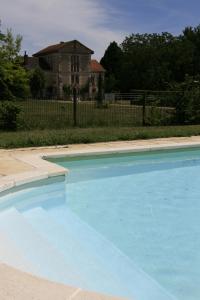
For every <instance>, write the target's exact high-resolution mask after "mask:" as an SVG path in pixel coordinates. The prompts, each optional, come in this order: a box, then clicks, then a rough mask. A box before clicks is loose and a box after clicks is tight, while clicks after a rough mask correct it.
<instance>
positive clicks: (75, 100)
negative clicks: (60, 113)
mask: <svg viewBox="0 0 200 300" xmlns="http://www.w3.org/2000/svg"><path fill="white" fill-rule="evenodd" d="M73 124H74V127H76V126H77V90H76V88H74V89H73Z"/></svg>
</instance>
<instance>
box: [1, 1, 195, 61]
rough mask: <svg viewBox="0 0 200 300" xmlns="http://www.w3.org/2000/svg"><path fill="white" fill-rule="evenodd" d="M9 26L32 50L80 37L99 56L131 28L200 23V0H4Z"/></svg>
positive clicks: (141, 30)
mask: <svg viewBox="0 0 200 300" xmlns="http://www.w3.org/2000/svg"><path fill="white" fill-rule="evenodd" d="M0 7H1V10H0V19H1V21H2V26H3V28H7V27H8V28H13V31H14V33H20V34H21V35H22V36H23V42H22V49H23V50H27V51H28V53H29V55H31V54H33V53H34V52H36V51H38V50H39V49H41V48H43V47H46V46H47V45H49V44H53V43H57V42H59V41H67V40H72V39H78V40H80V41H81V42H82V43H84V44H86V45H87V46H88V47H90V48H92V49H93V50H94V51H95V56H96V57H97V58H98V59H99V58H100V57H102V56H103V54H104V51H105V49H106V48H107V46H108V44H109V43H110V42H111V41H113V40H115V41H117V42H118V43H121V42H122V41H123V40H124V38H125V36H127V35H129V34H131V33H138V32H139V33H146V32H147V33H151V32H157V33H159V32H163V31H168V32H171V33H173V34H180V33H181V31H182V30H183V29H184V27H186V26H196V25H198V24H199V23H200V18H199V10H200V2H199V0H190V1H184V0H45V1H41V0H9V1H5V0H0Z"/></svg>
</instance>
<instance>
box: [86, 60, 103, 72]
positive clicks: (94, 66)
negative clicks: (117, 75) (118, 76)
mask: <svg viewBox="0 0 200 300" xmlns="http://www.w3.org/2000/svg"><path fill="white" fill-rule="evenodd" d="M90 69H91V72H94V73H95V72H105V71H106V70H105V69H104V68H103V67H102V65H101V64H100V63H99V62H98V61H97V60H96V59H92V60H91V62H90Z"/></svg>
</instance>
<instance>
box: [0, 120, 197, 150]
mask: <svg viewBox="0 0 200 300" xmlns="http://www.w3.org/2000/svg"><path fill="white" fill-rule="evenodd" d="M191 135H200V125H195V126H163V127H123V128H122V127H109V128H106V127H105V128H69V129H56V130H52V129H45V130H31V131H17V132H0V147H1V148H18V147H31V146H50V145H66V144H72V143H93V142H104V141H118V140H136V139H150V138H161V137H173V136H174V137H175V136H179V137H181V136H191Z"/></svg>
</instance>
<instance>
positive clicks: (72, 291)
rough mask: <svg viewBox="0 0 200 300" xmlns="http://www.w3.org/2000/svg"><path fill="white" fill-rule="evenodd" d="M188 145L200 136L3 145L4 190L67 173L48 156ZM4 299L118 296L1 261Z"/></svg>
mask: <svg viewBox="0 0 200 300" xmlns="http://www.w3.org/2000/svg"><path fill="white" fill-rule="evenodd" d="M186 147H200V136H194V137H184V138H164V139H152V140H137V141H123V142H108V143H97V144H79V145H68V146H54V147H40V148H23V149H12V150H6V149H0V192H2V191H5V190H8V189H10V188H12V187H15V186H19V185H22V184H25V183H29V182H32V181H37V180H40V179H46V178H48V177H53V176H58V175H65V174H66V173H67V170H66V169H65V168H63V167H61V166H58V165H56V164H53V163H50V162H48V161H46V160H44V159H43V158H45V157H63V156H67V155H70V156H75V155H90V154H100V153H109V152H115V153H116V152H133V151H135V152H137V151H153V150H160V149H177V148H186ZM0 299H1V300H11V299H15V300H24V299H35V300H51V299H52V300H53V299H56V300H71V299H75V300H79V299H80V300H109V299H110V300H114V299H117V298H115V297H109V296H104V295H101V294H98V293H92V292H85V291H82V290H80V289H79V288H75V287H70V286H69V287H68V286H64V285H61V284H57V283H53V282H49V281H47V280H43V279H40V278H37V277H34V276H31V275H29V274H26V273H23V272H21V271H18V270H16V269H13V268H12V267H9V266H6V265H5V264H3V262H2V263H1V262H0ZM118 299H119V298H118Z"/></svg>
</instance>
